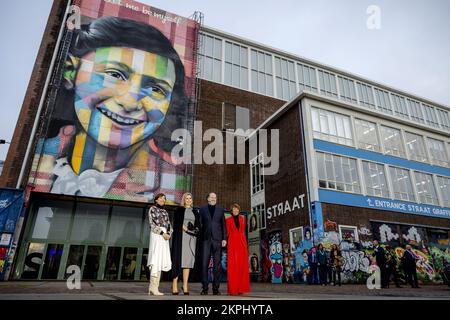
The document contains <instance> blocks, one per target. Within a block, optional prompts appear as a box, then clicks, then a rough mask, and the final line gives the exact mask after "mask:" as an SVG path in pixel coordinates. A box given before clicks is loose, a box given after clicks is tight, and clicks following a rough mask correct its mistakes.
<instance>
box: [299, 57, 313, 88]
mask: <svg viewBox="0 0 450 320" xmlns="http://www.w3.org/2000/svg"><path fill="white" fill-rule="evenodd" d="M297 73H298V82H299V85H300V90H303V89H306V90H311V91H315V92H317V79H316V69H314V68H312V67H309V66H306V65H304V64H299V63H297Z"/></svg>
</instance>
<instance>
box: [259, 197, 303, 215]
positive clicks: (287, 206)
mask: <svg viewBox="0 0 450 320" xmlns="http://www.w3.org/2000/svg"><path fill="white" fill-rule="evenodd" d="M304 199H305V194H301V195H299V196H296V197H294V199H292V200H290V201H289V200H286V201H284V202H280V203H278V204H276V205H273V206H271V207H268V208H267V219H272V218H275V217H278V216H281V215H284V214H286V213H289V212H292V211H294V210H296V209H301V208H304V207H305V201H304Z"/></svg>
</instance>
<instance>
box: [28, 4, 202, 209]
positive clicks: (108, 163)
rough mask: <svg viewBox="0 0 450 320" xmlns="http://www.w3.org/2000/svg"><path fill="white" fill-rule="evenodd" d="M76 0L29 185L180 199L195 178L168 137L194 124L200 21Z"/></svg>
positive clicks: (139, 197) (129, 6)
mask: <svg viewBox="0 0 450 320" xmlns="http://www.w3.org/2000/svg"><path fill="white" fill-rule="evenodd" d="M74 5H76V6H77V7H79V8H80V14H81V15H80V18H81V20H80V21H81V24H80V28H79V29H78V28H74V29H73V30H68V29H67V28H66V31H65V34H64V36H63V43H62V45H61V48H62V49H61V50H60V52H59V56H58V60H59V61H57V63H56V66H57V68H56V70H55V71H54V75H53V79H52V82H51V83H52V84H53V85H52V86H51V88H50V90H49V92H48V95H47V98H46V115H45V117H44V121H43V122H42V123H41V126H40V129H39V130H40V132H39V143H38V146H37V148H36V152H35V156H34V159H33V165H32V170H31V173H30V176H29V183H28V191H35V192H51V193H58V194H68V195H80V196H89V197H97V198H109V199H120V200H130V201H143V202H147V201H150V200H152V198H153V195H154V194H155V193H158V192H163V193H165V194H166V197H167V200H168V203H179V201H180V199H181V195H182V194H183V193H184V192H186V191H189V190H190V185H191V176H190V169H189V168H188V166H186V165H184V164H181V163H179V162H177V160H176V159H174V158H173V157H171V150H172V148H173V146H175V144H177V143H179V141H178V142H176V141H172V140H171V134H172V132H173V131H174V130H175V129H188V130H190V131H191V130H192V128H190V127H189V126H190V123H192V119H193V116H194V111H193V101H194V98H195V74H196V71H195V69H196V56H195V55H196V51H197V48H196V44H197V37H198V30H199V24H198V23H197V22H196V21H194V20H190V19H185V18H181V17H179V16H176V15H173V14H170V13H168V12H165V11H162V10H159V9H156V8H152V7H149V6H147V5H143V4H140V3H137V2H134V1H120V2H116V1H107V0H78V1H75V2H74Z"/></svg>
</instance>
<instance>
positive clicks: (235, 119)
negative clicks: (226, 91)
mask: <svg viewBox="0 0 450 320" xmlns="http://www.w3.org/2000/svg"><path fill="white" fill-rule="evenodd" d="M249 128H250V110H249V109H247V108H244V107H240V106H236V105H234V104H231V103H226V102H223V103H222V130H227V131H233V132H234V131H235V130H237V129H242V130H244V131H245V130H248V129H249Z"/></svg>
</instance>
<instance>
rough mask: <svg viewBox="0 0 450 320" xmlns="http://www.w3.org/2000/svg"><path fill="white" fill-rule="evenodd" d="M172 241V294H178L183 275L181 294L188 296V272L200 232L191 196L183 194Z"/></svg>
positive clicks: (176, 215) (198, 218)
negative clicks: (180, 278)
mask: <svg viewBox="0 0 450 320" xmlns="http://www.w3.org/2000/svg"><path fill="white" fill-rule="evenodd" d="M173 230H174V233H173V239H172V254H171V257H172V294H173V295H177V294H178V278H179V277H180V276H181V274H183V293H184V294H185V295H188V294H189V289H188V280H189V272H190V270H191V269H192V268H194V263H195V256H196V248H197V237H198V235H199V233H200V230H201V222H200V214H199V211H198V210H197V209H196V208H194V207H193V198H192V194H190V193H185V194H183V197H182V198H181V207H179V208H177V209H176V211H175V215H174V218H173Z"/></svg>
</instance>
